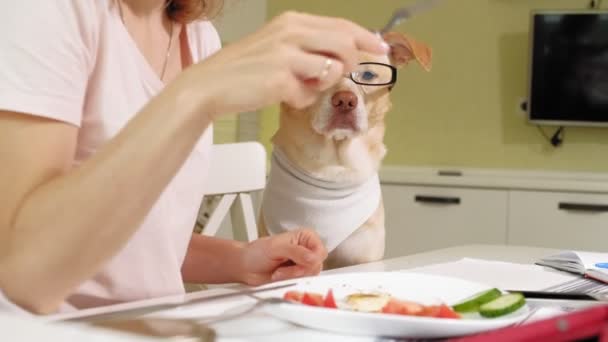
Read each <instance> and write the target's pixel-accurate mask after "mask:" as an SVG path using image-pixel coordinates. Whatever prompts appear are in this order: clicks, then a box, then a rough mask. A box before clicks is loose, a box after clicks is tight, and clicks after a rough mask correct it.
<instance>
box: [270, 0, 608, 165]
mask: <svg viewBox="0 0 608 342" xmlns="http://www.w3.org/2000/svg"><path fill="white" fill-rule="evenodd" d="M404 3H407V2H405V1H403V0H375V1H371V0H307V1H301V0H300V1H296V0H269V1H268V11H269V17H273V16H274V15H276V14H277V13H280V12H283V11H285V10H287V9H295V10H298V11H305V12H312V13H318V14H323V15H331V16H342V17H346V18H349V19H352V20H355V21H356V22H358V23H361V24H363V25H366V26H367V27H370V28H375V27H379V26H381V25H382V24H383V22H384V20H385V19H386V18H387V17H388V16H389V15H390V12H391V11H392V9H393V8H395V7H396V6H398V5H402V4H404ZM588 3H589V1H588V0H446V1H445V2H444V4H443V5H442V6H441V8H438V9H436V10H434V11H433V12H430V13H427V14H425V15H423V16H420V17H417V18H415V20H413V21H411V22H410V23H407V24H406V25H404V27H402V28H401V30H404V31H406V32H408V33H411V34H412V35H413V36H414V37H416V38H417V39H418V40H421V41H424V42H426V43H428V44H429V45H431V46H432V47H433V49H434V54H435V55H434V69H433V71H432V72H431V73H429V74H426V73H424V72H423V71H421V70H420V69H419V68H418V67H416V66H413V65H412V66H410V67H408V68H407V69H405V70H404V71H403V72H401V74H400V76H401V78H400V82H399V84H398V86H397V87H396V89H395V91H394V94H393V96H394V97H393V99H394V101H393V102H394V109H393V111H392V112H391V113H390V115H389V119H388V130H387V136H386V143H387V145H388V149H389V152H388V156H387V158H386V161H385V164H394V165H408V166H461V167H489V168H509V169H510V168H513V169H546V170H549V169H551V170H572V171H597V172H605V171H608V128H603V129H602V128H595V129H594V128H567V130H566V140H565V143H564V145H563V147H561V148H559V149H553V148H552V147H550V146H548V143H547V142H546V140H544V139H543V138H542V137H541V135H540V134H539V132H538V130H537V128H536V127H534V126H530V125H528V124H527V122H526V120H525V118H524V115H523V114H521V113H519V112H518V110H517V104H518V102H519V100H520V99H521V98H523V97H524V96H525V93H526V83H527V64H528V62H527V54H528V27H529V12H530V10H532V9H549V8H550V9H564V8H577V9H581V8H584V7H585V5H587V4H588ZM277 120H278V118H277V115H276V108H271V109H268V110H267V111H266V112H264V114H263V115H262V125H261V127H262V130H261V137H262V140H263V142H265V143H266V144H268V140H269V138H270V136H271V135H272V134H273V133H274V131H275V130H276V127H277ZM549 130H552V128H551V129H549V128H547V131H549Z"/></svg>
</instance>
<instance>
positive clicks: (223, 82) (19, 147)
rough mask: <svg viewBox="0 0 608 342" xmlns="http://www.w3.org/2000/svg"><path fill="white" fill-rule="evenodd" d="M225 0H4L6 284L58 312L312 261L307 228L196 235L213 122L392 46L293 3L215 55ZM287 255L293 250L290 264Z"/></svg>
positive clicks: (316, 82) (1, 97) (269, 277)
mask: <svg viewBox="0 0 608 342" xmlns="http://www.w3.org/2000/svg"><path fill="white" fill-rule="evenodd" d="M220 6H221V1H217V0H95V1H80V0H54V1H36V0H19V1H4V2H2V4H0V18H1V20H0V28H1V30H0V54H2V58H1V59H0V165H2V167H1V168H0V189H2V191H0V289H1V290H2V292H3V293H4V295H5V296H6V297H7V298H8V299H9V300H10V301H12V302H13V303H16V304H17V305H19V306H20V307H23V308H25V309H27V310H29V311H32V312H35V313H41V314H46V313H52V312H56V310H58V309H59V308H60V309H61V310H69V309H74V308H78V309H79V308H88V307H93V306H99V305H107V304H112V303H117V302H123V301H130V300H138V299H144V298H150V297H156V296H163V295H171V294H178V293H182V292H183V291H184V289H183V285H182V283H183V281H186V282H198V283H225V282H241V283H245V284H250V285H258V284H263V283H266V282H269V281H273V280H281V279H287V278H292V277H299V276H305V275H311V274H316V273H318V272H319V271H320V269H321V265H322V261H323V259H324V258H325V257H326V252H325V249H324V247H323V246H322V243H321V242H320V240H319V238H318V236H317V235H316V234H315V233H314V232H312V231H310V230H305V229H304V230H300V231H297V232H294V233H291V234H285V235H278V236H274V237H271V238H265V239H260V240H258V241H255V242H252V243H249V244H243V243H239V242H235V241H227V240H221V239H217V238H209V237H204V236H199V235H194V236H193V235H192V227H193V223H194V220H195V216H196V213H197V209H198V205H199V204H200V200H201V198H202V196H203V194H204V192H205V182H204V178H205V177H204V176H205V173H206V170H207V168H208V160H209V149H210V144H211V124H212V123H213V121H214V120H215V119H216V118H218V117H220V116H221V115H224V114H229V113H237V112H244V111H252V110H256V109H259V108H262V107H264V106H266V105H269V104H273V103H278V102H287V103H289V104H291V105H292V106H295V107H303V106H306V105H309V104H311V103H312V102H313V101H314V100H315V98H316V96H317V95H318V94H319V92H320V91H322V90H324V89H327V88H328V87H330V86H332V85H333V84H335V83H336V82H337V81H338V80H339V79H340V78H341V77H342V75H344V73H345V72H349V71H350V70H351V69H352V68H353V67H354V65H355V64H356V62H357V61H356V56H357V55H358V53H359V52H360V51H366V52H370V53H378V54H380V53H386V51H387V46H386V44H384V43H383V42H381V41H380V39H379V38H377V37H376V36H375V35H373V34H371V33H370V32H368V31H367V30H365V29H363V28H361V27H358V26H356V25H354V24H352V23H349V22H347V21H344V20H339V19H331V18H323V17H316V16H309V15H303V14H294V13H289V14H285V15H282V16H280V17H278V18H276V19H274V20H272V21H271V22H270V23H269V24H267V25H266V26H265V27H263V28H262V29H261V30H259V31H258V32H256V33H254V34H252V35H251V36H249V37H247V38H246V39H244V40H242V41H241V42H239V43H237V44H233V45H231V46H230V47H228V48H226V49H224V50H222V51H220V52H218V53H215V52H216V51H217V50H219V48H220V43H219V42H220V41H219V38H218V36H217V33H216V32H215V30H214V29H213V27H212V25H211V24H210V23H209V22H207V21H202V20H200V19H201V18H204V17H208V16H209V15H211V14H212V13H214V12H215V11H216V9H217V8H219V7H220ZM287 261H290V262H287Z"/></svg>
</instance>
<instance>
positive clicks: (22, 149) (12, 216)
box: [0, 83, 211, 313]
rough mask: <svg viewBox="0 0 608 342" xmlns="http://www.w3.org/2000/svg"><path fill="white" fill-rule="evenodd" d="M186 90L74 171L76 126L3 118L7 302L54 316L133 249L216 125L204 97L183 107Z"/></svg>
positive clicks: (161, 100)
mask: <svg viewBox="0 0 608 342" xmlns="http://www.w3.org/2000/svg"><path fill="white" fill-rule="evenodd" d="M182 89H184V87H182V86H180V84H179V83H177V84H175V85H174V86H171V87H169V88H168V89H167V90H166V91H165V92H163V93H162V94H161V95H160V96H158V97H157V98H155V99H154V100H153V101H152V102H150V103H149V104H148V105H147V106H146V107H145V108H144V109H143V110H142V111H141V112H140V113H139V114H138V115H137V116H136V117H135V118H134V119H133V120H132V121H131V122H130V123H129V124H128V125H127V126H126V127H125V128H124V129H123V130H122V131H121V132H120V133H119V134H118V135H117V136H116V137H115V138H114V139H112V140H111V141H110V142H109V143H108V144H107V145H106V146H104V147H103V148H102V149H101V150H100V151H99V152H98V153H96V154H95V155H94V156H93V157H92V158H91V159H90V160H87V161H86V162H85V163H83V164H82V165H81V166H80V167H78V168H75V169H72V165H71V164H72V160H73V155H74V151H75V144H76V138H77V128H75V127H73V126H71V125H68V124H65V123H59V122H54V121H51V120H48V119H40V118H35V117H30V116H24V115H22V114H14V113H6V112H5V113H0V165H3V167H1V168H0V189H2V193H1V194H0V203H1V204H0V234H1V236H2V237H3V238H2V239H0V251H2V254H1V255H0V256H1V258H0V287H1V288H2V289H3V291H4V292H5V294H6V295H7V296H8V297H9V298H11V299H12V300H13V301H15V302H16V303H17V304H20V305H22V306H24V307H25V308H28V309H30V310H33V311H36V312H40V313H47V312H51V311H53V310H54V309H55V308H56V306H57V305H58V304H59V303H61V301H63V299H64V298H65V296H67V295H68V294H69V292H70V291H71V290H72V289H73V288H74V287H75V286H77V285H78V284H79V283H81V282H82V281H83V280H85V279H87V278H89V277H91V276H93V275H94V274H95V273H96V271H97V270H98V269H99V268H100V267H101V266H102V264H103V263H104V262H105V261H106V260H108V259H109V258H110V257H111V256H112V255H114V254H115V253H117V252H118V251H119V250H120V249H121V247H122V246H123V245H124V244H125V243H126V242H127V241H128V239H129V238H130V237H131V235H132V234H133V233H134V231H135V230H136V229H137V227H138V226H139V225H140V223H141V221H142V220H143V218H144V217H145V216H146V214H147V213H148V211H149V210H150V208H151V207H152V205H153V204H154V202H155V201H156V200H157V198H158V197H159V196H160V193H161V192H162V190H163V189H164V188H165V186H166V184H168V183H169V181H170V180H171V178H172V177H173V176H174V174H175V173H176V172H177V170H178V169H179V167H180V166H181V165H182V163H183V162H184V160H185V159H186V157H187V156H188V155H189V154H190V152H191V150H192V148H193V146H194V144H195V143H196V141H197V140H198V139H199V138H200V136H201V134H202V133H203V131H204V130H205V129H206V128H207V127H208V125H209V123H210V122H211V121H210V118H209V117H208V116H207V115H205V114H204V113H201V112H200V111H199V110H198V109H199V108H200V107H199V106H200V105H203V106H204V103H205V100H204V99H200V98H201V97H202V96H199V98H198V99H197V100H196V102H194V101H188V100H178V99H182V98H183V97H182V96H181V92H182ZM167 113H172V115H167ZM150 170H154V172H150Z"/></svg>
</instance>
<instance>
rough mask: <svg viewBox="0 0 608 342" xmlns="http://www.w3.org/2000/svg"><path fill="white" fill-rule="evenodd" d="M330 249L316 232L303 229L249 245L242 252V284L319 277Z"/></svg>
mask: <svg viewBox="0 0 608 342" xmlns="http://www.w3.org/2000/svg"><path fill="white" fill-rule="evenodd" d="M326 258H327V250H326V249H325V247H324V246H323V242H322V241H321V239H320V238H319V236H318V235H317V233H316V232H315V231H314V230H310V229H302V230H296V231H291V232H286V233H283V234H279V235H274V236H270V237H265V238H261V239H258V240H256V241H253V242H251V243H249V244H248V245H247V246H246V247H245V248H244V250H243V253H242V265H243V267H242V272H243V274H242V282H244V283H246V284H248V285H261V284H265V283H268V282H271V281H279V280H284V279H290V278H298V277H304V276H311V275H317V274H319V272H321V269H322V268H323V261H325V259H326Z"/></svg>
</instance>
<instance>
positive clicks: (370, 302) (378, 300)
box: [346, 293, 391, 312]
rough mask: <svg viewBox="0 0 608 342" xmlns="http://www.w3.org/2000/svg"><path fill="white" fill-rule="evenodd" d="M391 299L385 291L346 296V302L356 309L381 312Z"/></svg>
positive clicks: (352, 308)
mask: <svg viewBox="0 0 608 342" xmlns="http://www.w3.org/2000/svg"><path fill="white" fill-rule="evenodd" d="M390 299H391V296H389V295H387V294H385V293H379V294H375V293H354V294H351V295H349V296H347V297H346V304H347V305H348V306H349V307H350V309H351V310H354V311H361V312H381V311H382V308H384V307H385V306H386V304H387V303H388V302H389V300H390Z"/></svg>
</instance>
